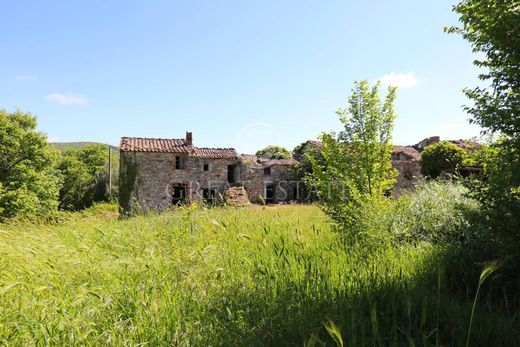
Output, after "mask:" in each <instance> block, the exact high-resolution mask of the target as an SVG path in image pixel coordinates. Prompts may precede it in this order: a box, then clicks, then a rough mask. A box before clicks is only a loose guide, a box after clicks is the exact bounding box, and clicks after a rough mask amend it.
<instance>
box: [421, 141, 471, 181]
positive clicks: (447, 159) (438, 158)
mask: <svg viewBox="0 0 520 347" xmlns="http://www.w3.org/2000/svg"><path fill="white" fill-rule="evenodd" d="M466 158H467V153H466V151H465V150H464V149H462V148H460V147H459V146H457V145H455V144H453V143H451V142H448V141H441V142H439V143H436V144H433V145H430V146H428V147H426V148H425V149H424V150H423V151H422V153H421V172H422V174H423V175H424V176H427V177H430V178H437V177H439V176H440V174H441V173H442V172H445V173H450V174H452V173H455V172H457V169H458V168H460V166H461V165H462V164H463V162H464V161H465V159H466Z"/></svg>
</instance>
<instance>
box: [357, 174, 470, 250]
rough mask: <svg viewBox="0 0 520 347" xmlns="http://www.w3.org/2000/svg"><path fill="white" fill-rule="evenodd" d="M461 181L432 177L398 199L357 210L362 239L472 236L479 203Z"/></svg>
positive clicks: (446, 241) (449, 240) (446, 239)
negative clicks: (433, 178) (469, 195)
mask: <svg viewBox="0 0 520 347" xmlns="http://www.w3.org/2000/svg"><path fill="white" fill-rule="evenodd" d="M467 194H468V189H467V188H466V187H464V185H462V184H461V183H457V182H445V181H430V182H428V183H425V184H423V185H421V186H419V187H417V188H416V189H415V190H414V191H411V192H409V193H407V194H405V195H402V196H400V197H399V198H397V199H390V198H386V199H381V200H377V201H374V202H372V203H370V204H369V203H366V204H364V205H363V206H362V207H361V208H360V209H359V210H358V213H359V215H358V218H357V220H358V226H359V228H360V230H362V235H363V241H364V242H366V241H367V240H372V241H376V242H377V243H378V244H381V243H384V242H388V241H390V242H396V243H403V242H422V241H427V242H433V243H438V244H454V243H456V244H458V243H460V242H463V241H466V240H468V239H469V238H471V237H472V235H471V234H470V231H471V230H472V221H473V216H474V215H475V214H476V213H477V212H478V210H479V208H480V204H479V203H478V202H477V201H476V200H474V199H472V198H470V197H468V196H467Z"/></svg>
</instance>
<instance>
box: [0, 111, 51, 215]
mask: <svg viewBox="0 0 520 347" xmlns="http://www.w3.org/2000/svg"><path fill="white" fill-rule="evenodd" d="M36 125H37V123H36V118H35V117H33V116H32V115H31V114H30V113H23V112H21V111H16V112H14V113H8V112H7V111H5V110H2V109H0V218H5V217H13V216H16V215H45V214H48V213H50V212H53V211H55V210H56V208H57V206H58V189H59V184H60V180H59V176H58V175H57V174H56V169H55V161H56V157H57V153H56V151H55V150H54V149H53V148H51V147H50V146H49V145H48V143H47V139H46V137H45V135H44V134H42V133H40V132H37V131H36Z"/></svg>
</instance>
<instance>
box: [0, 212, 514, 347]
mask: <svg viewBox="0 0 520 347" xmlns="http://www.w3.org/2000/svg"><path fill="white" fill-rule="evenodd" d="M434 219H435V220H437V221H439V220H442V218H441V217H439V216H436V217H435V218H434ZM450 223H451V224H453V223H454V222H453V221H451V222H450ZM457 254H458V250H457V249H456V247H453V246H449V245H447V244H442V243H435V242H432V241H429V240H427V239H424V238H423V239H420V238H419V239H417V240H415V241H413V242H411V241H402V240H401V241H396V239H395V238H390V239H385V238H377V242H366V241H358V242H353V243H352V242H348V243H347V242H345V240H344V238H343V236H342V234H341V233H338V232H336V231H335V230H334V228H333V227H332V226H331V225H330V224H329V222H328V220H327V217H326V216H325V215H324V214H323V213H322V212H321V210H320V209H319V208H318V207H317V206H312V205H287V206H251V207H245V208H231V207H219V208H211V209H204V208H197V207H184V208H179V209H176V210H172V211H167V212H164V213H161V214H152V215H146V216H138V217H133V218H128V219H119V218H118V215H117V212H116V207H115V206H112V205H97V206H95V207H93V208H91V209H89V210H86V211H84V212H80V213H65V214H63V215H61V217H60V218H59V220H55V221H53V222H45V223H44V222H40V223H29V222H24V221H18V222H16V221H12V222H10V223H7V224H0V259H1V263H0V344H2V345H6V346H22V345H24V346H25V345H33V346H44V345H61V346H74V345H78V346H79V345H99V346H106V345H113V346H122V345H127V346H137V345H140V346H165V345H172V346H261V345H271V346H292V345H294V346H302V345H305V346H324V345H330V346H335V345H338V346H339V345H344V346H448V345H453V346H458V345H465V344H466V342H467V338H468V336H467V334H468V326H469V320H470V315H471V311H472V308H473V300H474V297H475V291H476V289H477V285H478V275H479V274H478V273H476V274H475V273H472V272H468V273H467V274H466V275H467V276H468V277H469V280H468V282H467V283H470V284H468V285H467V286H461V285H458V284H457V279H458V277H459V276H460V273H457V272H454V271H452V270H451V268H450V267H451V266H452V265H450V264H456V260H457V257H458V255H457ZM465 283H466V282H465ZM491 283H493V282H492V280H489V282H485V283H484V284H483V287H486V285H487V286H489V285H491ZM506 300H507V298H506ZM472 326H473V328H472V330H471V336H470V345H471V346H491V345H493V346H499V345H504V346H505V345H519V343H520V340H519V336H518V333H517V331H518V328H519V318H518V314H517V313H515V312H514V310H513V311H511V310H510V308H509V307H508V305H506V304H505V303H503V301H500V300H499V302H496V300H494V299H493V297H491V296H486V295H485V291H484V294H481V296H480V297H479V298H478V302H477V305H476V309H475V312H474V320H473V323H472Z"/></svg>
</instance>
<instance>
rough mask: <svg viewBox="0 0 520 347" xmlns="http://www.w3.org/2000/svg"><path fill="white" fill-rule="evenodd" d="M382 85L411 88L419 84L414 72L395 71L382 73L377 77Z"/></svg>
mask: <svg viewBox="0 0 520 347" xmlns="http://www.w3.org/2000/svg"><path fill="white" fill-rule="evenodd" d="M378 80H379V81H381V84H382V85H385V86H392V87H398V88H413V87H415V86H417V85H418V84H419V80H418V79H417V78H416V77H415V73H414V72H408V73H395V72H391V73H389V74H386V75H383V76H381V77H379V78H378Z"/></svg>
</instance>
